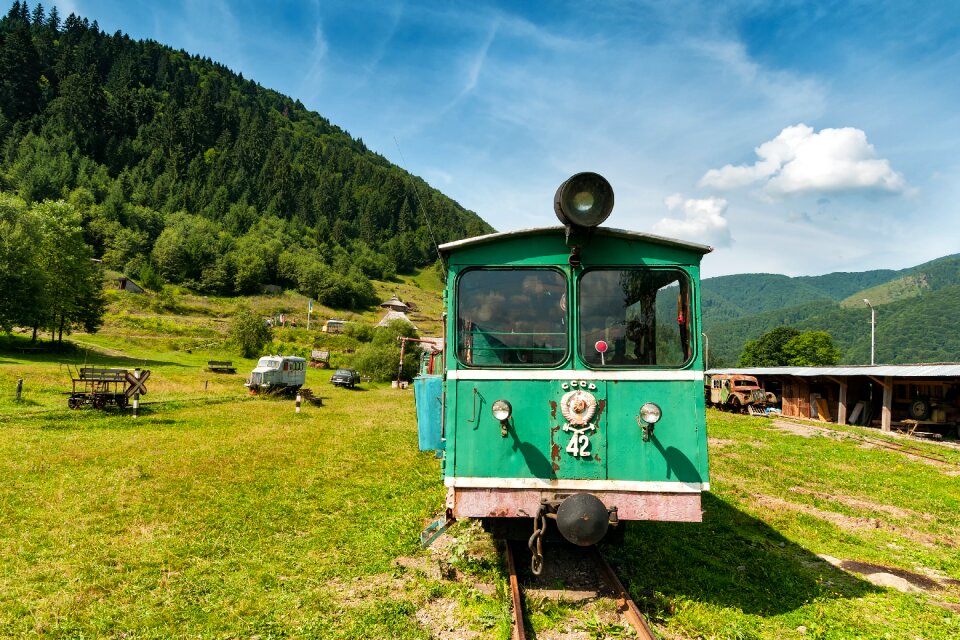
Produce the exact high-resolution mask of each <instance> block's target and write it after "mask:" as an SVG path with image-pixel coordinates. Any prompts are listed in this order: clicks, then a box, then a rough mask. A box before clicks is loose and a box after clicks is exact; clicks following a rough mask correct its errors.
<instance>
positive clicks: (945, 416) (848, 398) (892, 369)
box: [707, 363, 960, 434]
mask: <svg viewBox="0 0 960 640" xmlns="http://www.w3.org/2000/svg"><path fill="white" fill-rule="evenodd" d="M720 373H728V374H729V373H740V374H746V375H752V376H755V377H756V378H757V381H758V382H760V384H761V385H762V386H763V387H764V388H765V389H766V390H767V391H772V392H774V393H776V394H777V397H778V398H780V399H781V413H782V415H784V416H794V417H799V418H819V419H821V420H828V421H830V422H836V423H839V424H861V425H879V427H880V428H881V429H882V430H883V431H890V430H891V428H892V426H893V425H894V423H901V424H904V425H910V426H916V425H921V424H922V425H930V426H933V427H937V428H939V427H942V430H944V431H947V432H949V433H952V434H955V433H956V428H957V423H958V421H960V363H939V364H899V365H863V366H838V367H753V368H741V369H711V370H709V371H707V375H708V376H709V375H714V374H720Z"/></svg>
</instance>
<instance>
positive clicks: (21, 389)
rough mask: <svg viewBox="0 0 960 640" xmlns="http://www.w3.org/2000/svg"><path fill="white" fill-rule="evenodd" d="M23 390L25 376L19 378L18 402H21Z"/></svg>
mask: <svg viewBox="0 0 960 640" xmlns="http://www.w3.org/2000/svg"><path fill="white" fill-rule="evenodd" d="M22 392H23V378H17V402H20V394H21V393H22Z"/></svg>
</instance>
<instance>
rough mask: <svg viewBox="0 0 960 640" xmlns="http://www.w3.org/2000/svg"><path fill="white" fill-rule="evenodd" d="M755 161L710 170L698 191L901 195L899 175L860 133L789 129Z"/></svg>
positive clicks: (800, 127)
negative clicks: (759, 187) (750, 187)
mask: <svg viewBox="0 0 960 640" xmlns="http://www.w3.org/2000/svg"><path fill="white" fill-rule="evenodd" d="M755 151H756V154H757V157H758V158H759V160H757V161H756V162H755V163H754V164H752V165H738V166H734V165H729V164H728V165H726V166H724V167H722V168H720V169H711V170H709V171H707V173H706V174H704V176H703V177H702V178H701V179H700V182H699V183H698V184H699V186H701V187H709V188H713V189H720V190H730V189H738V188H741V187H745V186H748V185H751V184H757V183H760V184H762V185H763V190H764V192H766V193H767V194H768V195H771V196H784V195H793V194H801V193H810V192H815V193H824V192H838V191H854V190H873V191H886V192H889V193H902V192H904V191H906V189H907V183H906V180H904V178H903V176H902V175H901V174H900V173H898V172H896V171H894V170H893V169H892V168H891V167H890V162H889V161H888V160H885V159H883V158H877V157H876V151H875V149H874V148H873V145H872V144H870V143H869V142H867V134H866V133H864V132H863V131H862V130H861V129H855V128H853V127H844V128H842V129H822V130H821V131H820V132H819V133H817V132H815V131H814V130H813V128H812V127H808V126H807V125H805V124H798V125H794V126H792V127H787V128H786V129H784V130H783V131H781V132H780V134H779V135H778V136H777V137H776V138H774V139H773V140H770V141H768V142H764V143H763V144H762V145H760V146H759V147H757V148H756V150H755Z"/></svg>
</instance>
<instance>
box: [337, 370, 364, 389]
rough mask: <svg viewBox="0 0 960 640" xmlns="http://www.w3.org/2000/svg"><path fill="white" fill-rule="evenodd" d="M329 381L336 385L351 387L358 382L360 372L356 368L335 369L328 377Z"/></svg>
mask: <svg viewBox="0 0 960 640" xmlns="http://www.w3.org/2000/svg"><path fill="white" fill-rule="evenodd" d="M330 382H332V383H333V384H335V385H337V386H338V387H349V388H353V386H354V385H355V384H357V383H358V382H360V374H359V373H357V370H356V369H337V371H336V372H335V373H334V374H333V376H331V377H330Z"/></svg>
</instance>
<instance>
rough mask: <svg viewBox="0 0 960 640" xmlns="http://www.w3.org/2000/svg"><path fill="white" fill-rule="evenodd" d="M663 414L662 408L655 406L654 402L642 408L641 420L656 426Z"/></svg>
mask: <svg viewBox="0 0 960 640" xmlns="http://www.w3.org/2000/svg"><path fill="white" fill-rule="evenodd" d="M662 415H663V414H662V413H661V412H660V407H658V406H657V405H655V404H654V403H652V402H648V403H646V404H645V405H643V406H642V407H640V419H641V420H643V421H644V422H646V423H647V424H654V423H656V422H657V421H658V420H660V417H661V416H662Z"/></svg>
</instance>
